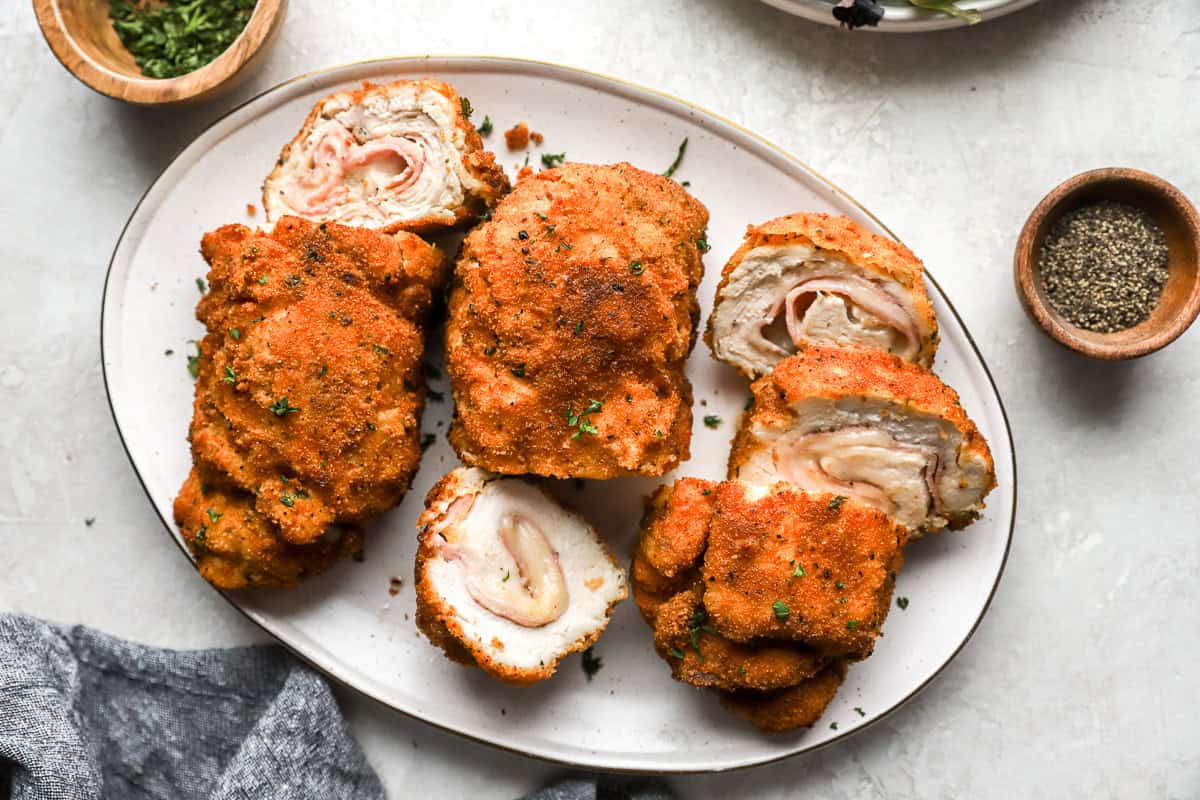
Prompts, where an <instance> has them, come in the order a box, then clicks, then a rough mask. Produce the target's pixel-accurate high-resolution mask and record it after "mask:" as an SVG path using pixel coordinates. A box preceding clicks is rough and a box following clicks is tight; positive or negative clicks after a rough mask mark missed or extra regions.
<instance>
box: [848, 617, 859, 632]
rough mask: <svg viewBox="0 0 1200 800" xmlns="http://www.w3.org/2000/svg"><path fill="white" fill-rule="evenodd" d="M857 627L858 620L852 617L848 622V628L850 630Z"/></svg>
mask: <svg viewBox="0 0 1200 800" xmlns="http://www.w3.org/2000/svg"><path fill="white" fill-rule="evenodd" d="M857 627H858V620H856V619H852V620H850V621H849V622H847V623H846V630H848V631H852V630H854V629H855V628H857Z"/></svg>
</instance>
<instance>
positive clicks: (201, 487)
mask: <svg viewBox="0 0 1200 800" xmlns="http://www.w3.org/2000/svg"><path fill="white" fill-rule="evenodd" d="M210 481H211V482H210ZM221 481H222V476H221V475H219V474H214V473H211V472H210V471H202V469H201V468H197V467H193V468H192V471H191V473H190V474H189V475H188V478H187V480H186V481H184V484H183V488H182V489H180V490H179V496H178V497H176V498H175V508H174V512H175V521H176V523H177V524H178V525H179V530H180V532H181V533H182V534H183V538H184V541H186V542H187V545H188V547H189V548H190V549H191V551H192V553H193V554H194V555H195V557H196V568H197V569H198V570H199V571H200V574H201V575H202V576H203V577H204V579H205V580H206V581H208V582H209V583H211V584H213V585H214V586H218V587H220V588H222V589H245V588H250V587H284V586H294V585H296V584H298V583H300V582H301V581H303V580H304V579H305V578H308V577H311V576H313V575H317V574H319V573H321V572H324V571H325V570H327V569H329V567H331V566H333V564H334V563H336V562H337V561H339V560H340V559H343V558H346V557H347V556H353V555H356V554H358V553H360V552H361V551H362V531H360V530H359V529H358V528H354V527H349V528H345V529H342V530H340V531H336V532H332V531H331V532H330V534H329V535H327V536H326V537H324V538H322V539H321V540H319V541H317V542H314V543H313V544H308V545H293V544H288V543H287V542H285V541H283V540H282V539H280V538H279V536H278V535H277V534H276V531H275V528H274V526H273V525H272V524H271V523H270V521H269V520H267V519H266V518H265V517H264V516H263V515H262V514H260V513H258V512H257V511H255V510H254V497H253V495H251V494H249V493H248V492H243V491H240V490H238V489H237V488H235V487H233V486H230V485H228V484H227V483H222V482H221Z"/></svg>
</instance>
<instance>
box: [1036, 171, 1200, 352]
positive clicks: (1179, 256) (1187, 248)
mask: <svg viewBox="0 0 1200 800" xmlns="http://www.w3.org/2000/svg"><path fill="white" fill-rule="evenodd" d="M1101 200H1113V201H1116V202H1119V203H1127V204H1129V205H1131V206H1137V207H1138V208H1142V209H1145V210H1146V211H1147V212H1149V213H1150V215H1151V216H1153V217H1154V220H1155V221H1156V222H1157V223H1158V224H1159V226H1160V227H1161V228H1162V229H1163V232H1164V233H1165V234H1166V238H1167V252H1168V271H1169V275H1168V278H1167V284H1166V286H1165V287H1163V293H1162V298H1161V299H1160V300H1159V303H1158V305H1157V306H1156V307H1155V308H1154V311H1152V312H1151V314H1150V316H1149V318H1147V319H1146V320H1144V321H1143V322H1141V323H1139V324H1137V325H1135V326H1133V327H1132V328H1126V329H1125V330H1122V331H1117V332H1115V333H1097V332H1096V331H1089V330H1087V329H1086V328H1080V327H1077V326H1075V325H1072V324H1071V323H1070V322H1068V321H1067V320H1066V319H1065V318H1064V317H1063V316H1062V315H1061V314H1059V313H1058V312H1057V311H1056V310H1055V309H1054V307H1053V306H1051V305H1050V302H1049V300H1048V299H1047V298H1046V294H1045V287H1044V285H1043V283H1042V276H1041V271H1040V269H1039V267H1038V259H1039V256H1040V254H1041V250H1042V242H1043V240H1044V239H1045V238H1046V233H1047V232H1048V231H1049V230H1050V228H1051V227H1053V225H1054V223H1055V222H1057V221H1058V219H1059V217H1061V216H1062V215H1063V214H1065V213H1067V212H1068V211H1072V210H1074V209H1076V208H1079V207H1080V206H1084V205H1088V204H1090V203H1095V202H1097V201H1101ZM1198 262H1200V216H1198V215H1197V213H1196V208H1195V206H1193V205H1192V204H1191V203H1190V202H1189V201H1188V199H1187V198H1186V197H1184V196H1183V193H1182V192H1180V191H1179V190H1178V189H1176V188H1175V187H1174V186H1172V185H1171V184H1169V183H1167V182H1166V181H1164V180H1163V179H1162V178H1158V177H1155V176H1154V175H1151V174H1150V173H1148V172H1142V171H1141V170H1136V169H1128V168H1124V167H1110V168H1107V169H1097V170H1092V171H1091V172H1085V173H1083V174H1082V175H1076V176H1075V177H1074V178H1071V179H1069V180H1067V181H1065V182H1063V183H1061V184H1059V185H1058V186H1057V187H1055V188H1054V189H1053V190H1052V191H1051V192H1050V194H1048V195H1046V197H1045V198H1044V199H1043V200H1042V202H1040V203H1038V205H1037V208H1035V209H1034V210H1033V213H1032V214H1030V215H1029V219H1028V220H1026V222H1025V227H1024V228H1023V229H1022V230H1021V238H1020V239H1019V240H1018V241H1017V251H1016V254H1015V257H1014V259H1013V271H1014V276H1015V278H1016V283H1017V294H1018V296H1020V298H1021V304H1022V305H1023V306H1024V307H1025V311H1026V312H1027V313H1028V314H1029V316H1030V317H1032V318H1033V320H1034V321H1035V322H1037V324H1038V325H1040V326H1041V328H1042V330H1043V331H1045V332H1046V333H1047V334H1049V335H1050V337H1051V338H1053V339H1054V340H1055V341H1057V342H1059V343H1060V344H1063V345H1065V346H1066V347H1069V348H1071V349H1072V350H1075V351H1076V352H1079V353H1083V354H1084V355H1086V356H1090V357H1092V358H1100V359H1105V360H1107V361H1119V360H1122V359H1126V358H1137V357H1139V356H1144V355H1146V354H1147V353H1153V352H1154V351H1155V350H1158V349H1160V348H1162V347H1165V346H1167V345H1168V344H1170V343H1171V342H1173V341H1174V340H1175V339H1176V338H1178V337H1179V335H1180V334H1182V333H1183V332H1184V331H1185V330H1187V328H1188V326H1189V325H1191V324H1192V321H1193V320H1195V319H1196V315H1197V314H1198V313H1200V263H1198Z"/></svg>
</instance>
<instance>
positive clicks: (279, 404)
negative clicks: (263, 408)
mask: <svg viewBox="0 0 1200 800" xmlns="http://www.w3.org/2000/svg"><path fill="white" fill-rule="evenodd" d="M270 409H271V413H272V414H274V415H275V416H277V417H282V416H284V415H286V414H298V413H299V412H300V409H299V408H297V407H296V406H294V405H291V404H290V403H288V399H287V398H286V397H281V398H279V399H278V400H276V401H275V402H274V403H272V404H271V406H270Z"/></svg>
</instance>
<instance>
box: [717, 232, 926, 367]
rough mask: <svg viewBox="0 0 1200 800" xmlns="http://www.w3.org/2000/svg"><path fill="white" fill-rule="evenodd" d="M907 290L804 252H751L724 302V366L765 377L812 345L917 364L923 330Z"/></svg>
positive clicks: (779, 248) (820, 253)
mask: <svg viewBox="0 0 1200 800" xmlns="http://www.w3.org/2000/svg"><path fill="white" fill-rule="evenodd" d="M918 320H919V317H918V314H917V311H916V310H915V308H914V305H913V301H912V296H911V294H910V292H909V291H908V290H907V289H905V288H904V287H903V286H902V285H901V284H899V283H897V282H895V281H890V280H887V279H886V278H885V277H883V276H881V275H879V274H877V273H874V272H872V271H869V270H867V269H864V268H863V267H861V266H859V265H856V264H852V263H850V262H848V261H845V260H843V259H841V258H838V257H837V256H836V254H833V253H830V252H827V251H824V250H821V249H819V248H816V247H811V246H807V245H801V244H788V245H764V246H760V247H756V248H754V249H752V250H750V251H749V252H747V253H746V254H745V255H744V256H743V257H742V260H741V262H740V263H739V264H738V265H737V266H736V267H734V269H733V271H732V272H731V273H730V274H729V276H728V279H727V281H726V283H725V284H724V285H723V286H722V288H721V289H720V291H719V292H718V295H717V302H716V307H715V308H714V310H713V316H712V323H711V324H712V344H713V349H714V353H715V355H716V356H717V358H718V359H721V360H723V361H728V362H731V363H735V364H738V365H741V366H744V367H745V368H746V369H747V371H749V372H750V373H751V374H755V375H762V374H766V373H768V372H770V371H771V370H772V369H773V368H774V366H775V365H776V364H777V363H779V362H780V361H782V360H783V359H784V358H786V357H787V356H789V355H791V354H792V353H793V352H795V350H796V348H798V347H799V346H801V345H802V344H804V343H805V342H815V343H823V344H829V345H837V346H860V347H869V348H872V349H877V350H885V351H887V352H891V353H894V354H896V355H898V356H900V357H901V358H904V359H908V360H916V359H917V358H918V356H919V354H920V352H921V336H922V331H921V325H920V322H919V321H918Z"/></svg>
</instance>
